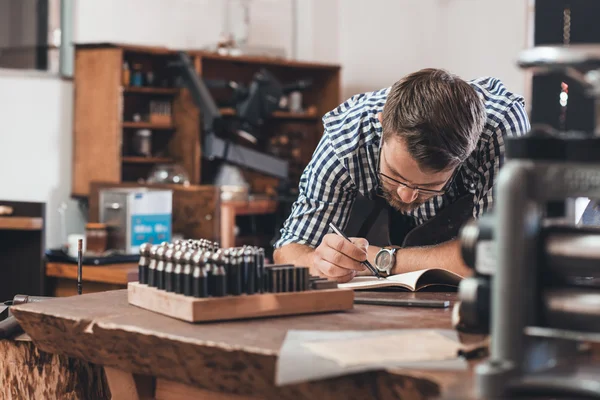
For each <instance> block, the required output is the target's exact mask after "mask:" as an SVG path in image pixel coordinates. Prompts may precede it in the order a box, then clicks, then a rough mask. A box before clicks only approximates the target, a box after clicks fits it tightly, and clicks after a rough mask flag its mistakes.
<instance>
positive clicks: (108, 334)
mask: <svg viewBox="0 0 600 400" xmlns="http://www.w3.org/2000/svg"><path fill="white" fill-rule="evenodd" d="M387 295H390V296H395V297H403V296H409V297H410V296H415V294H413V293H395V294H387ZM418 295H419V296H421V295H424V296H421V298H422V297H428V298H432V297H435V298H443V299H450V298H452V300H454V298H453V297H452V296H454V295H452V294H439V295H438V294H431V293H424V294H418ZM12 312H13V314H14V315H15V316H16V318H17V319H18V320H19V322H20V323H21V325H22V326H23V328H24V329H25V332H27V333H28V334H29V335H30V336H31V338H32V339H33V340H34V342H35V343H36V345H38V346H39V347H40V349H42V350H44V351H48V352H54V353H59V354H65V355H69V356H73V357H78V358H81V359H84V360H87V361H89V362H93V363H97V364H102V365H106V366H109V367H114V368H118V369H120V370H123V371H128V372H133V373H137V374H144V375H152V376H156V377H158V378H161V379H167V380H172V381H175V382H179V383H184V384H188V385H192V386H195V387H198V388H200V389H203V390H208V391H214V392H219V393H226V394H235V395H240V396H247V397H253V396H254V397H259V398H266V399H305V398H306V399H308V398H311V399H313V398H317V399H324V398H328V399H338V398H339V399H366V398H373V399H421V398H422V399H425V398H431V397H432V396H436V395H439V394H440V390H442V389H444V388H450V387H452V388H454V389H456V390H459V392H458V393H459V398H463V399H465V398H469V397H470V388H471V386H466V385H462V386H459V387H457V386H456V382H463V383H466V382H467V381H468V380H469V379H470V376H471V374H470V373H469V372H458V373H455V374H451V376H448V374H439V375H436V374H434V373H431V372H429V373H423V374H421V373H420V372H419V371H400V372H399V373H389V372H386V371H376V372H368V373H360V374H353V375H350V376H344V377H340V378H335V379H327V380H322V381H318V382H310V383H303V384H298V385H290V386H284V387H275V386H274V377H275V368H276V363H277V356H278V352H279V349H280V347H281V345H282V343H283V341H284V339H285V335H286V332H287V331H288V330H290V329H307V330H315V329H322V330H372V329H403V328H404V329H406V328H435V329H449V328H451V322H450V319H451V310H450V309H427V310H425V309H422V308H404V307H387V306H371V305H355V307H354V309H353V310H351V311H345V312H338V313H328V314H318V315H305V316H293V317H279V318H266V319H256V320H250V321H231V322H218V323H204V324H191V323H188V322H183V321H179V320H175V319H172V318H169V317H166V316H162V315H160V314H156V313H152V312H150V311H146V310H143V309H140V308H137V307H133V306H130V305H128V304H127V292H126V291H125V290H120V291H113V292H105V293H98V294H89V295H82V296H77V297H72V298H60V299H53V300H49V301H46V302H41V303H37V304H26V305H22V306H17V307H13V311H12ZM479 339H480V338H478V337H464V340H465V341H475V340H479ZM421 376H422V377H421ZM442 394H444V395H446V394H447V393H442Z"/></svg>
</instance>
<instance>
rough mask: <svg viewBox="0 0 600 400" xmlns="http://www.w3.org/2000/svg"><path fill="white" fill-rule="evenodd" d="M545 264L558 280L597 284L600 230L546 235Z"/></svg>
mask: <svg viewBox="0 0 600 400" xmlns="http://www.w3.org/2000/svg"><path fill="white" fill-rule="evenodd" d="M545 250H546V251H545V253H546V257H545V264H546V266H547V267H548V269H549V270H550V271H552V274H553V275H555V276H556V277H557V278H563V279H567V280H571V279H584V280H585V279H587V280H588V282H589V283H590V284H593V283H594V282H595V284H596V285H598V284H599V283H600V231H598V232H594V231H592V230H578V229H575V228H573V229H570V230H565V231H564V232H556V233H552V234H549V235H548V236H547V237H546V240H545Z"/></svg>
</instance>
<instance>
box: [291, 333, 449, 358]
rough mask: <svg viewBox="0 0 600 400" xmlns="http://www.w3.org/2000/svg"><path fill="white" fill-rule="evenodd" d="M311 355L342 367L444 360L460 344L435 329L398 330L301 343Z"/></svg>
mask: <svg viewBox="0 0 600 400" xmlns="http://www.w3.org/2000/svg"><path fill="white" fill-rule="evenodd" d="M303 346H304V347H305V348H306V349H307V350H310V351H311V352H313V353H314V354H316V355H318V356H320V357H323V358H327V359H329V360H332V361H335V362H336V363H337V364H338V365H340V366H342V367H350V366H357V365H368V364H378V363H386V364H387V363H390V362H414V361H434V360H448V359H452V358H456V356H457V354H458V350H459V348H460V344H459V343H458V342H456V341H453V340H450V339H448V338H446V337H444V336H442V335H440V334H439V333H437V332H434V331H427V332H419V333H414V332H401V333H396V334H393V335H387V336H380V337H377V338H376V339H374V338H371V337H363V338H356V339H344V340H326V341H320V342H309V343H304V344H303Z"/></svg>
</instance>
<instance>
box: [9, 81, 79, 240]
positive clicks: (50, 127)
mask: <svg viewBox="0 0 600 400" xmlns="http://www.w3.org/2000/svg"><path fill="white" fill-rule="evenodd" d="M72 87H73V86H72V84H71V82H67V81H61V80H59V79H57V78H54V77H51V76H48V75H44V74H36V73H29V72H11V71H6V70H5V71H2V72H1V73H0V105H2V110H1V111H0V115H1V116H2V130H1V132H0V149H2V150H1V154H2V156H1V157H0V182H2V184H1V185H0V199H1V200H20V201H36V202H38V201H39V202H46V203H47V204H46V206H47V208H46V217H47V224H46V241H47V245H48V246H58V245H60V243H61V241H60V217H59V214H58V212H57V209H58V207H59V205H60V204H61V202H63V201H66V202H67V206H68V208H69V218H68V222H67V223H68V226H67V229H68V231H71V232H73V231H80V232H81V231H82V228H83V222H82V217H81V213H80V212H79V210H78V208H77V204H76V203H75V202H73V201H70V200H69V197H70V194H71V146H72V140H71V127H72V120H73V118H72V115H73V113H72V104H73V95H72V93H73V90H72Z"/></svg>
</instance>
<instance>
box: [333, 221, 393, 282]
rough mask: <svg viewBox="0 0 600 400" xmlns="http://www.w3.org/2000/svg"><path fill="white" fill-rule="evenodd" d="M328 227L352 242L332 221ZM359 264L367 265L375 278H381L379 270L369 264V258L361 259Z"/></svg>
mask: <svg viewBox="0 0 600 400" xmlns="http://www.w3.org/2000/svg"><path fill="white" fill-rule="evenodd" d="M329 227H330V228H331V229H332V230H333V231H334V232H335V233H336V234H337V235H339V236H341V237H343V238H344V239H346V240H347V241H349V242H350V243H352V241H351V240H350V238H348V236H346V235H345V234H344V232H342V231H341V230H340V229H338V227H337V226H335V225H334V224H333V223H331V222H330V223H329ZM361 264H362V265H364V266H365V267H367V268H368V269H369V271H371V273H372V274H373V275H375V276H376V277H377V278H381V275H379V271H377V268H375V267H374V266H373V265H371V263H370V262H369V260H365V261H361Z"/></svg>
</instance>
